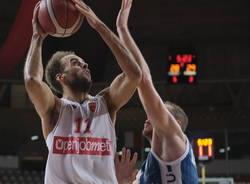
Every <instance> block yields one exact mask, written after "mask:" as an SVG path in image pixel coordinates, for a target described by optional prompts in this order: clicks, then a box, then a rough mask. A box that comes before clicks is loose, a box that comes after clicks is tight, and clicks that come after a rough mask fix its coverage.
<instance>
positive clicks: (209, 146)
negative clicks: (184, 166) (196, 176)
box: [194, 137, 214, 161]
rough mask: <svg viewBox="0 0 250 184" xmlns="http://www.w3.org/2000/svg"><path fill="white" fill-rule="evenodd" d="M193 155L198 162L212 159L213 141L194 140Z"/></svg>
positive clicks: (210, 139) (207, 139)
mask: <svg viewBox="0 0 250 184" xmlns="http://www.w3.org/2000/svg"><path fill="white" fill-rule="evenodd" d="M194 154H195V157H196V159H197V160H198V161H209V160H213V159H214V139H213V138H211V137H208V138H198V139H196V140H195V145H194Z"/></svg>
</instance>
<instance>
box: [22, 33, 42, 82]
mask: <svg viewBox="0 0 250 184" xmlns="http://www.w3.org/2000/svg"><path fill="white" fill-rule="evenodd" d="M42 43H43V39H42V38H41V37H39V36H37V35H33V36H32V39H31V44H30V49H29V51H28V54H27V58H26V62H25V66H24V79H25V80H27V79H30V78H34V79H36V80H42V79H43V65H42V56H41V53H42Z"/></svg>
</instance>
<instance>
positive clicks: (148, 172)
mask: <svg viewBox="0 0 250 184" xmlns="http://www.w3.org/2000/svg"><path fill="white" fill-rule="evenodd" d="M186 139H187V145H188V146H187V149H186V151H185V153H184V154H183V155H182V156H181V157H180V158H178V159H177V160H174V161H172V162H165V161H163V160H161V159H160V158H159V157H158V156H157V155H156V154H155V153H154V152H153V150H152V149H151V151H150V152H149V154H148V157H147V159H146V160H145V162H144V163H143V165H142V168H141V175H140V178H139V181H140V182H139V183H140V184H198V175H197V170H196V164H195V159H194V154H193V150H192V146H191V144H190V142H189V141H188V138H186Z"/></svg>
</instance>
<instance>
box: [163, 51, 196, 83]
mask: <svg viewBox="0 0 250 184" xmlns="http://www.w3.org/2000/svg"><path fill="white" fill-rule="evenodd" d="M167 80H168V83H171V84H178V83H190V84H192V83H195V81H196V80H197V54H196V52H195V49H192V48H185V49H176V48H172V49H169V51H168V55H167Z"/></svg>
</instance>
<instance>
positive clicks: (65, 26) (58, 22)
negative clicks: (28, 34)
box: [38, 0, 84, 37]
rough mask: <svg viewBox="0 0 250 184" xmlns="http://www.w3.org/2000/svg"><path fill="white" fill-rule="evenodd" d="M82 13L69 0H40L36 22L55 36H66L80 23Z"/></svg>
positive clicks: (75, 29)
mask: <svg viewBox="0 0 250 184" xmlns="http://www.w3.org/2000/svg"><path fill="white" fill-rule="evenodd" d="M83 17H84V16H83V15H82V14H81V13H80V12H79V11H78V10H77V9H76V8H75V5H74V3H73V2H72V1H71V0H42V1H41V3H40V8H39V12H38V22H39V24H40V25H41V27H42V28H43V30H44V31H45V32H46V33H48V34H50V35H52V36H55V37H68V36H71V35H72V34H74V33H75V32H76V31H77V30H78V29H79V28H80V27H81V25H82V22H83Z"/></svg>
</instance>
